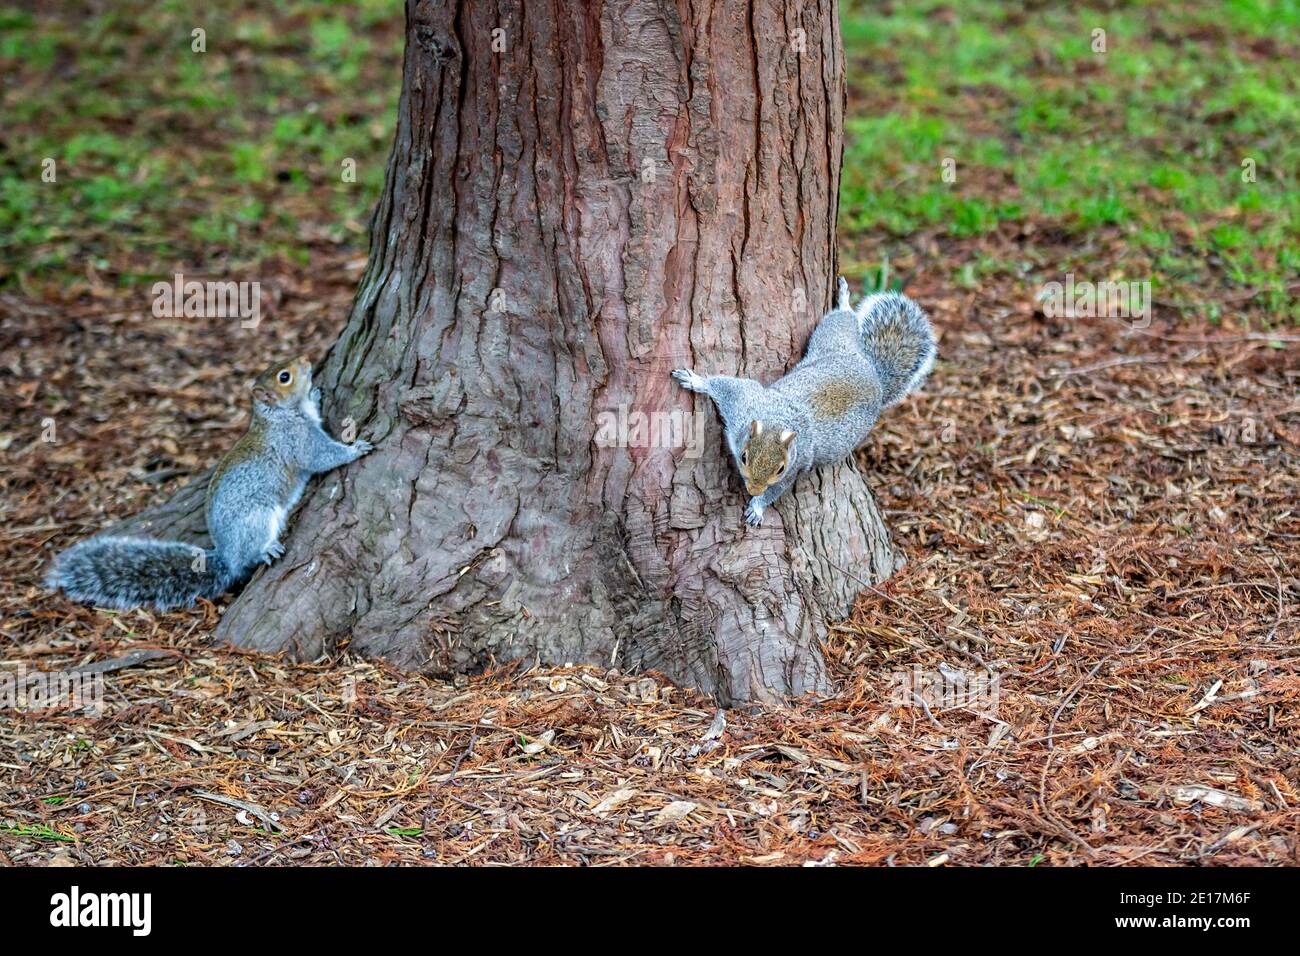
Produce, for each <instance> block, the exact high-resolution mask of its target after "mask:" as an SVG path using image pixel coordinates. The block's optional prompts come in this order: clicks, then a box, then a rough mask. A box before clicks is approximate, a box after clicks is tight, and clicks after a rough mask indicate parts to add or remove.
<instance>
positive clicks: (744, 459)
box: [740, 448, 749, 465]
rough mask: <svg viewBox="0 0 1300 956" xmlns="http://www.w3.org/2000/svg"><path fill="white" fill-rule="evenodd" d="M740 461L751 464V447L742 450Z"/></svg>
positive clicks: (743, 463)
mask: <svg viewBox="0 0 1300 956" xmlns="http://www.w3.org/2000/svg"><path fill="white" fill-rule="evenodd" d="M740 463H741V464H742V465H748V464H749V449H748V448H746V449H745V450H744V451H742V452H741V453H740Z"/></svg>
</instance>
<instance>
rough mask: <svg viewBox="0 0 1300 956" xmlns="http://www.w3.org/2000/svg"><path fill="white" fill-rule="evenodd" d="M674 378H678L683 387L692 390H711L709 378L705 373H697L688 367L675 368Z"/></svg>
mask: <svg viewBox="0 0 1300 956" xmlns="http://www.w3.org/2000/svg"><path fill="white" fill-rule="evenodd" d="M673 378H675V379H677V381H678V382H679V383H680V384H681V386H682V388H686V389H690V390H691V391H692V392H707V391H708V390H709V383H708V380H707V379H705V377H704V376H703V375H696V374H695V373H694V372H692V371H691V370H690V369H688V368H679V369H676V370H674V371H673Z"/></svg>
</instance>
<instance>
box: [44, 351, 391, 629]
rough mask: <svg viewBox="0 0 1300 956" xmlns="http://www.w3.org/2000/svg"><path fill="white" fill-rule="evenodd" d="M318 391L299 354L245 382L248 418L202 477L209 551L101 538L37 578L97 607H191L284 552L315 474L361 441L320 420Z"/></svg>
mask: <svg viewBox="0 0 1300 956" xmlns="http://www.w3.org/2000/svg"><path fill="white" fill-rule="evenodd" d="M319 403H320V389H318V388H312V384H311V363H310V362H308V361H307V360H306V359H305V358H299V359H297V360H296V361H292V362H286V363H284V364H282V365H273V366H271V367H270V368H268V369H267V370H266V371H264V372H263V373H262V374H261V375H259V376H258V378H257V380H256V381H255V382H254V383H253V420H252V422H251V423H250V424H249V426H248V431H247V432H246V433H245V434H244V437H243V438H241V439H240V440H239V441H238V442H236V443H235V445H234V447H232V448H231V449H230V451H228V452H227V453H226V454H225V456H224V457H223V458H222V459H221V461H220V463H219V464H218V465H217V468H216V470H215V471H214V472H213V473H212V478H211V479H210V480H209V482H208V494H207V523H208V533H209V534H210V535H211V536H212V544H213V547H212V548H210V549H209V550H206V551H205V550H203V549H201V548H197V547H194V546H193V545H188V544H184V543H182V542H180V541H159V540H156V539H152V538H125V537H115V536H111V535H104V536H100V537H94V538H88V539H87V540H85V541H82V542H80V543H78V544H75V545H73V546H72V547H71V548H69V549H68V550H67V551H64V552H63V553H62V554H61V555H59V556H58V558H56V559H55V561H54V564H53V566H52V567H51V568H50V571H49V573H48V574H47V575H46V578H45V583H46V585H47V586H48V587H49V588H50V589H52V590H57V589H59V588H62V589H63V590H64V591H65V592H66V593H67V595H68V596H69V597H71V598H72V599H73V600H76V601H81V602H83V603H86V604H93V605H96V606H99V607H114V608H129V607H138V606H141V605H151V606H153V607H156V608H158V609H160V610H167V609H169V608H175V607H189V606H190V605H192V604H193V603H194V601H195V600H196V599H197V598H200V597H204V598H213V597H216V596H217V595H219V594H221V593H222V592H224V591H226V590H227V589H228V588H230V587H231V586H232V585H234V584H237V583H238V582H240V581H242V580H243V579H244V578H245V577H247V576H248V575H249V574H251V573H252V571H253V569H254V568H256V567H257V565H258V563H259V562H265V563H266V564H270V563H271V561H273V560H274V559H275V558H278V557H279V556H280V555H282V554H283V553H284V546H283V545H282V544H280V532H281V531H282V530H283V529H284V524H285V519H286V518H287V517H288V515H289V512H290V511H291V510H292V509H293V506H294V505H296V504H297V503H298V500H299V499H300V498H301V497H302V492H303V488H304V487H306V485H307V481H308V480H309V479H310V478H311V477H312V476H313V475H319V474H322V473H323V472H327V471H330V470H331V469H334V468H337V467H339V466H340V465H345V464H347V463H348V462H351V461H356V460H357V459H358V458H360V457H361V456H362V455H364V454H366V452H368V451H370V450H371V445H370V443H369V442H365V441H357V442H353V443H352V444H351V445H345V444H343V443H342V442H337V441H335V440H334V439H333V438H330V436H329V435H327V434H326V433H325V430H324V429H323V428H321V424H320V410H319Z"/></svg>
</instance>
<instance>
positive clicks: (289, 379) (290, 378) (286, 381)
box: [279, 369, 293, 385]
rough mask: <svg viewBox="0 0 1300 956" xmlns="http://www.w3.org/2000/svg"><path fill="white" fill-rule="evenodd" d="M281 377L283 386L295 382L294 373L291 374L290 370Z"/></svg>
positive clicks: (286, 370)
mask: <svg viewBox="0 0 1300 956" xmlns="http://www.w3.org/2000/svg"><path fill="white" fill-rule="evenodd" d="M279 377H280V384H281V385H288V384H289V383H290V382H292V381H293V372H290V371H289V370H288V369H285V370H284V371H283V372H281V373H280V376H279Z"/></svg>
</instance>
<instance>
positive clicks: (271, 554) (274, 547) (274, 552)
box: [262, 541, 284, 567]
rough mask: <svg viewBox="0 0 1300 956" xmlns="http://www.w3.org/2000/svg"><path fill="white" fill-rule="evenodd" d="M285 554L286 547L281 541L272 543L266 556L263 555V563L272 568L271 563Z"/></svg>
mask: <svg viewBox="0 0 1300 956" xmlns="http://www.w3.org/2000/svg"><path fill="white" fill-rule="evenodd" d="M283 554H284V545H282V544H281V543H280V542H279V541H272V542H271V543H270V544H269V545H267V547H266V554H264V555H262V563H263V564H265V565H267V566H268V567H269V566H270V564H271V562H272V561H274V560H275V559H276V558H278V557H280V556H281V555H283Z"/></svg>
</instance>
